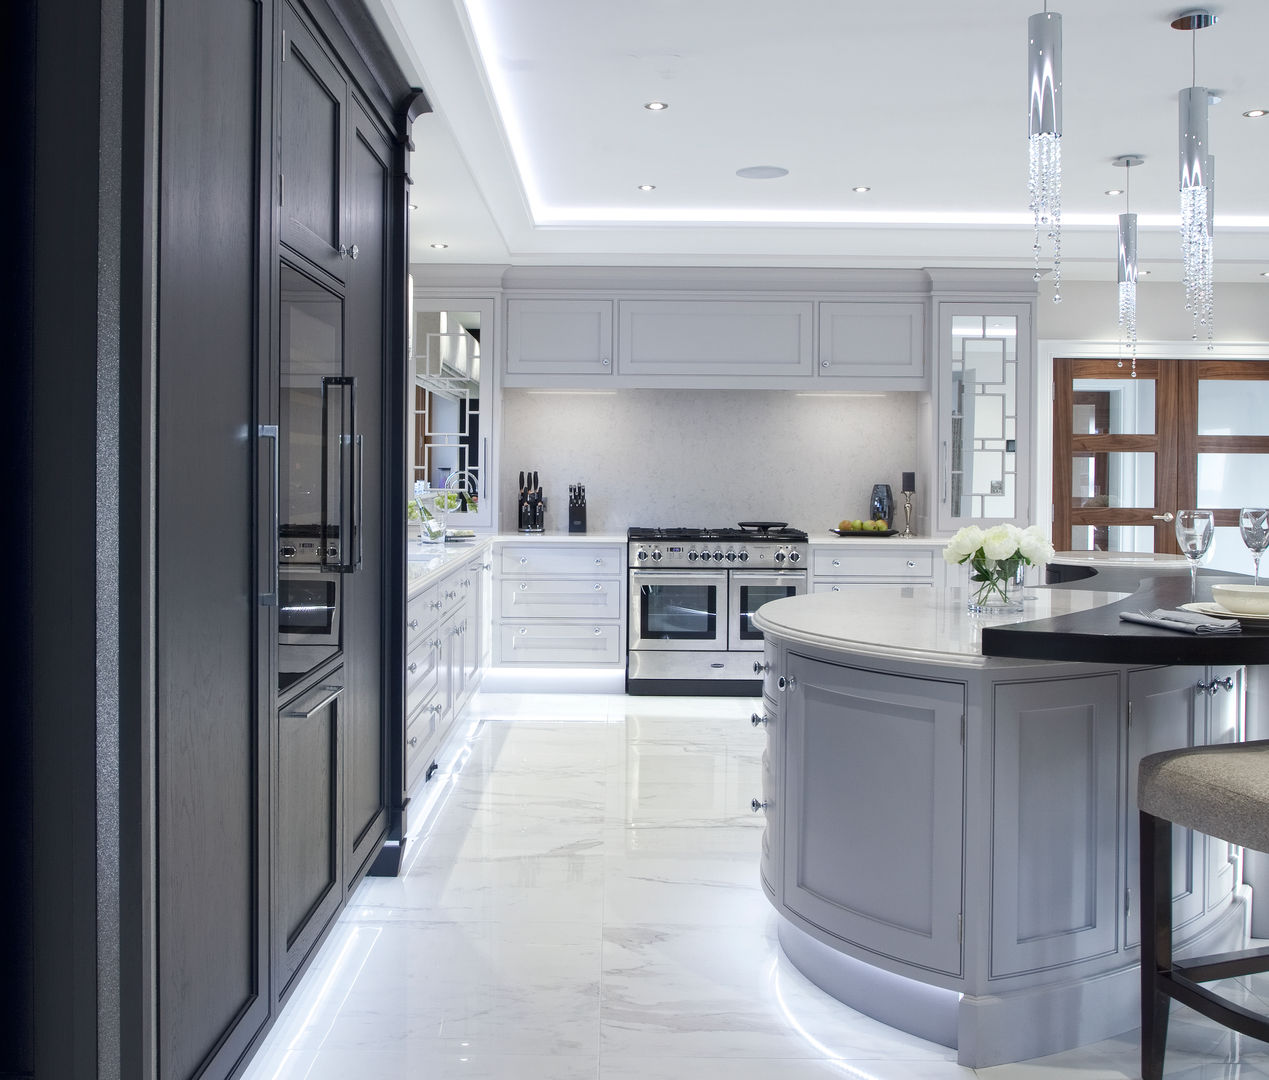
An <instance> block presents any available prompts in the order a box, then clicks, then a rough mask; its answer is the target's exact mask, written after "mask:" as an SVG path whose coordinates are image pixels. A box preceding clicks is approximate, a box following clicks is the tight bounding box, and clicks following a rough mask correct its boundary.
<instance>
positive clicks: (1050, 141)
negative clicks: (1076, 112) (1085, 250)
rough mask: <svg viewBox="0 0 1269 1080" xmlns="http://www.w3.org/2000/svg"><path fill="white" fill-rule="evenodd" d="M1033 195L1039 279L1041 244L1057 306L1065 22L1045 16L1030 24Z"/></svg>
mask: <svg viewBox="0 0 1269 1080" xmlns="http://www.w3.org/2000/svg"><path fill="white" fill-rule="evenodd" d="M1027 39H1028V43H1029V47H1028V51H1027V97H1028V106H1027V113H1028V116H1027V142H1028V145H1029V151H1028V152H1029V155H1030V161H1029V172H1028V181H1027V182H1028V189H1029V190H1028V193H1029V196H1030V209H1031V214H1032V217H1033V218H1034V221H1035V241H1034V243H1033V244H1032V251H1033V253H1034V255H1035V279H1036V280H1037V281H1039V280H1040V253H1041V242H1042V240H1043V239H1047V240H1048V241H1049V243H1050V245H1051V246H1052V248H1053V301H1054V303H1058V302H1060V301H1061V299H1062V16H1061V15H1059V14H1057V12H1052V11H1042V12H1040V13H1039V14H1036V15H1032V16H1031V17H1030V18H1029V19H1028V20H1027Z"/></svg>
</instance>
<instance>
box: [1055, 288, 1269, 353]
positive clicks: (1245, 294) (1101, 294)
mask: <svg viewBox="0 0 1269 1080" xmlns="http://www.w3.org/2000/svg"><path fill="white" fill-rule="evenodd" d="M1118 303H1119V292H1118V286H1116V284H1115V282H1114V281H1113V280H1110V279H1108V280H1107V281H1105V282H1100V281H1068V282H1063V283H1062V302H1061V303H1060V304H1054V303H1052V302H1051V301H1049V300H1047V299H1046V293H1045V292H1044V290H1043V289H1041V291H1040V302H1039V304H1038V305H1037V307H1038V309H1039V310H1038V313H1037V316H1036V327H1037V332H1038V336H1039V338H1040V340H1041V341H1044V340H1056V341H1118V340H1119V326H1118V322H1117V320H1118V318H1119V313H1118ZM1215 303H1216V331H1215V335H1214V339H1215V340H1216V341H1218V342H1226V343H1230V344H1233V343H1240V344H1244V343H1249V342H1256V341H1260V342H1269V278H1267V279H1265V283H1264V284H1258V283H1256V284H1236V283H1224V284H1222V283H1221V282H1219V281H1218V282H1217V283H1216V289H1215ZM1192 333H1193V320H1192V319H1191V318H1190V316H1189V315H1188V313H1187V312H1186V311H1185V294H1184V292H1183V290H1182V288H1181V285H1180V283H1179V282H1175V281H1150V280H1149V279H1143V280H1142V281H1140V282H1138V284H1137V338H1138V340H1139V341H1176V342H1187V341H1190V340H1191V336H1192Z"/></svg>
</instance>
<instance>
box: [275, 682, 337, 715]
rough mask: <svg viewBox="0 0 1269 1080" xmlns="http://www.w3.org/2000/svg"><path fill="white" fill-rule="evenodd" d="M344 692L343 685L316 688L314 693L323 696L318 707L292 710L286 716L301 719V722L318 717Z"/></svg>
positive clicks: (299, 707) (300, 707)
mask: <svg viewBox="0 0 1269 1080" xmlns="http://www.w3.org/2000/svg"><path fill="white" fill-rule="evenodd" d="M343 692H344V688H343V686H342V685H341V686H336V685H334V684H330V685H327V686H315V687H313V693H315V694H322V695H323V696H322V698H321V700H320V701H318V702H317V704H316V705H313V706H310V707H309V708H307V709H306V708H304V707H303V706H296V707H293V708H290V709H288V710H287V713H286V715H287V716H295V717H299V718H300V719H301V720H308V719H309V718H310V717H313V716H316V715H317V714H318V713H319V712H321V711H322V710H323V709H324V708H326V706H327V705H329V704H330V703H331V702H332V701H334V700H335V699H336V698H337V697H339V695H340V694H342V693H343Z"/></svg>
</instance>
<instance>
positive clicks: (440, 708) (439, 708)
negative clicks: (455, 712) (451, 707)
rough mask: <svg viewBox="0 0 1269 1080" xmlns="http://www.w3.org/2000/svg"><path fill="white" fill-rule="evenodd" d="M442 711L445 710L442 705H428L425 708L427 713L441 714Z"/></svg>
mask: <svg viewBox="0 0 1269 1080" xmlns="http://www.w3.org/2000/svg"><path fill="white" fill-rule="evenodd" d="M444 710H445V706H444V705H440V704H436V705H429V706H428V707H427V711H428V712H434V713H439V712H443V711H444Z"/></svg>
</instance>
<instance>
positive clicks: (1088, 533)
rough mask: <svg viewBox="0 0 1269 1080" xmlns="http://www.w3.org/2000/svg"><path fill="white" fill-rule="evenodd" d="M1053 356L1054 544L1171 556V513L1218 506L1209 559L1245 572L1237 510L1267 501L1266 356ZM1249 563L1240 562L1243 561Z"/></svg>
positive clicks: (1268, 425) (1173, 539)
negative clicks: (1132, 365)
mask: <svg viewBox="0 0 1269 1080" xmlns="http://www.w3.org/2000/svg"><path fill="white" fill-rule="evenodd" d="M1136 370H1137V375H1136V377H1135V378H1134V377H1133V376H1132V374H1131V371H1130V369H1129V368H1128V366H1127V365H1126V364H1121V363H1120V362H1119V361H1117V360H1073V359H1062V358H1059V359H1055V360H1054V366H1053V371H1054V427H1053V430H1054V445H1053V491H1054V507H1053V510H1054V513H1053V539H1054V543H1055V545H1056V546H1057V547H1058V548H1062V547H1064V546H1069V549H1070V550H1073V551H1090V550H1091V551H1147V552H1148V551H1155V552H1166V553H1172V554H1175V553H1178V552H1179V550H1180V549H1179V548H1178V547H1177V544H1176V536H1175V533H1174V531H1173V524H1172V523H1173V518H1174V515H1175V514H1176V511H1177V510H1178V509H1184V508H1203V509H1209V510H1212V511H1214V513H1215V518H1216V533H1215V536H1214V537H1213V541H1212V551H1211V553H1210V555H1209V557H1208V559H1207V560H1206V565H1209V566H1216V567H1220V568H1223V569H1233V570H1238V571H1240V572H1247V571H1248V570H1249V569H1250V563H1249V560H1248V557H1247V555H1246V551H1245V549H1243V548H1242V542H1241V540H1240V538H1239V533H1238V509H1239V507H1242V506H1248V505H1257V506H1265V505H1269V363H1266V362H1264V361H1255V360H1221V361H1215V360H1172V359H1163V360H1140V359H1139V360H1138V361H1137V365H1136ZM1244 564H1245V565H1244Z"/></svg>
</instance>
